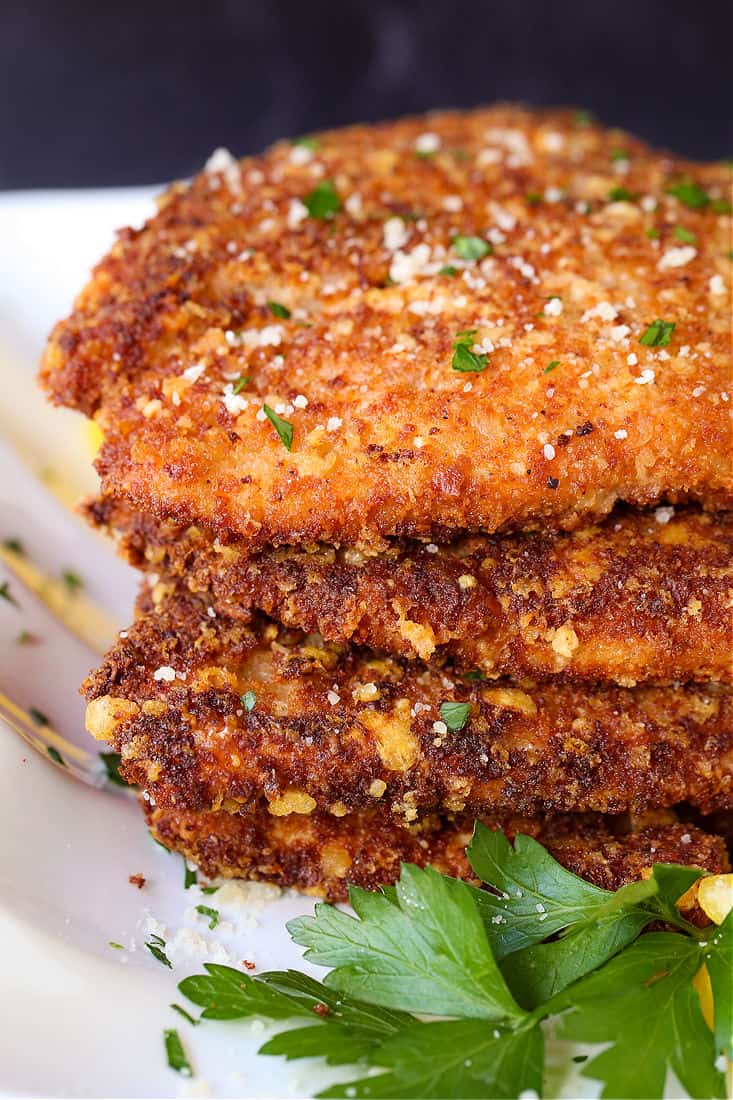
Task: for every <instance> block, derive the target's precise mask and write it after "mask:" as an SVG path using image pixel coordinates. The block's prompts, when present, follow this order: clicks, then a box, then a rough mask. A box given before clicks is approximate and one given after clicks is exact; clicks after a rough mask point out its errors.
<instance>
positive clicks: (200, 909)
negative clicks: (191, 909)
mask: <svg viewBox="0 0 733 1100" xmlns="http://www.w3.org/2000/svg"><path fill="white" fill-rule="evenodd" d="M196 912H197V913H200V914H201V916H202V917H208V918H209V929H210V930H211V931H212V932H213V930H214V929H215V928H216V926H217V924H218V923H219V910H218V909H212V908H211V907H210V906H208V905H197V906H196Z"/></svg>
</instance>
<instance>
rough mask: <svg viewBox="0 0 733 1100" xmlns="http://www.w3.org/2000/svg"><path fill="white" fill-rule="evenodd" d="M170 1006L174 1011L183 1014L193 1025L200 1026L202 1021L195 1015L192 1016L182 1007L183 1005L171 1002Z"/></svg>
mask: <svg viewBox="0 0 733 1100" xmlns="http://www.w3.org/2000/svg"><path fill="white" fill-rule="evenodd" d="M169 1008H172V1009H173V1011H174V1012H177V1013H178V1015H179V1016H182V1017H183V1019H184V1020H186V1021H187V1022H188V1023H189V1024H192V1025H193V1027H198V1026H199V1023H200V1022H201V1021H200V1020H197V1019H196V1018H195V1017H194V1016H191V1015H190V1013H188V1012H186V1010H185V1008H181V1006H180V1005H177V1004H171V1005H169Z"/></svg>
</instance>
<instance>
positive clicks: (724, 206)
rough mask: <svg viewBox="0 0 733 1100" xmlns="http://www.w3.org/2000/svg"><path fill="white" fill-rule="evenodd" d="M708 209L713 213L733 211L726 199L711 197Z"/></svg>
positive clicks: (729, 212)
mask: <svg viewBox="0 0 733 1100" xmlns="http://www.w3.org/2000/svg"><path fill="white" fill-rule="evenodd" d="M710 209H711V210H712V211H713V213H714V214H731V213H733V206H731V204H730V203H729V202H728V200H727V199H713V201H712V202H711V204H710Z"/></svg>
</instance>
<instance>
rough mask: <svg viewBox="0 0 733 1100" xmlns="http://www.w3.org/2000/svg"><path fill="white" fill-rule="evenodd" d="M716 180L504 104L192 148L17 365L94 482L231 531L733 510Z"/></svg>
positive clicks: (724, 237)
mask: <svg viewBox="0 0 733 1100" xmlns="http://www.w3.org/2000/svg"><path fill="white" fill-rule="evenodd" d="M619 149H621V150H622V151H623V154H624V155H623V156H622V157H620V158H619V157H618V150H619ZM728 185H729V172H728V169H727V168H726V167H725V166H724V165H722V164H720V165H700V164H695V163H691V162H689V161H686V160H682V159H679V158H675V157H672V156H670V155H668V154H665V153H658V152H655V151H653V150H650V149H649V148H648V147H647V146H645V145H644V144H643V143H641V142H640V141H637V140H636V139H634V138H633V137H631V136H629V135H628V134H625V133H622V132H620V131H616V130H606V129H603V128H601V127H599V126H595V125H591V126H587V125H580V124H578V123H577V121H575V120H574V117H573V114H572V113H571V112H567V111H531V110H526V109H523V108H518V107H509V106H500V107H495V108H490V109H485V110H479V111H475V112H471V113H446V114H434V115H428V116H424V117H420V118H414V119H408V120H404V121H400V122H395V123H386V124H382V125H373V126H356V127H352V128H350V129H346V130H339V131H333V132H331V133H327V134H323V135H321V136H320V137H319V139H318V141H317V142H316V143H315V147H314V146H313V143H311V145H310V146H303V145H299V144H297V143H295V144H293V143H281V144H279V145H277V146H275V147H274V148H273V149H272V150H271V151H270V152H268V153H266V154H265V155H264V156H261V157H255V158H248V159H246V160H244V161H242V162H241V163H237V162H235V161H234V160H233V159H232V158H230V157H227V156H226V155H224V154H223V153H219V154H217V155H216V156H215V157H214V158H212V160H211V162H210V163H209V166H208V168H207V170H206V171H205V172H203V173H202V174H201V175H199V176H198V177H196V179H194V180H193V182H192V183H190V184H178V185H175V186H174V187H172V188H171V189H170V190H169V191H168V193H167V194H166V195H164V196H163V198H162V199H161V200H160V208H159V211H158V213H157V214H156V215H155V217H153V218H152V219H151V220H150V221H149V222H148V223H147V224H146V225H145V226H144V227H143V228H142V229H141V230H138V231H134V230H127V231H124V232H123V233H122V234H121V235H120V237H119V240H118V242H117V244H116V245H115V246H114V248H113V249H112V251H111V252H110V253H109V255H108V256H107V257H106V258H105V259H104V260H103V261H102V262H101V263H100V264H99V265H98V266H97V268H96V270H95V273H94V275H93V278H92V280H91V281H90V283H89V284H88V285H87V287H86V288H85V289H84V290H83V291H82V293H81V294H80V296H79V298H78V300H77V303H76V306H75V309H74V312H73V313H72V315H71V316H70V317H69V318H68V319H67V320H66V321H63V322H61V323H60V324H59V325H58V326H57V327H56V328H55V330H54V332H53V334H52V337H51V340H50V343H49V345H48V349H47V351H46V354H45V357H44V362H43V371H42V375H43V381H44V384H45V386H46V388H47V390H48V392H49V393H50V395H51V397H52V398H53V400H54V401H56V402H58V403H61V404H65V405H69V406H72V407H75V408H78V409H80V410H82V411H83V412H85V413H87V414H88V415H91V416H94V417H95V418H96V420H97V423H98V424H99V426H100V428H101V430H102V432H103V435H104V443H103V446H102V448H101V451H100V454H99V457H98V460H97V467H98V469H99V471H100V473H101V475H102V482H103V488H104V490H105V491H106V492H108V493H110V494H112V495H116V496H118V497H120V498H123V499H125V500H127V501H128V502H129V503H131V504H132V505H133V506H134V507H135V508H138V509H140V510H142V511H144V512H148V513H152V514H156V515H159V516H173V517H175V518H176V519H177V520H179V521H181V522H184V523H196V524H201V525H204V526H206V527H208V528H210V529H211V530H212V531H214V532H215V533H217V534H219V535H233V536H236V537H237V538H239V539H240V540H242V543H243V545H244V547H245V548H248V549H249V550H256V549H258V548H261V547H263V546H266V545H271V544H274V545H282V544H288V545H294V544H299V543H303V542H308V541H311V542H314V541H315V542H323V543H333V544H339V545H349V546H359V545H361V546H363V545H368V546H372V547H381V546H382V545H383V540H384V539H385V538H388V537H422V536H425V537H429V538H432V539H435V540H436V541H442V540H447V539H449V538H450V537H452V536H453V535H454V534H455V533H456V532H463V533H465V532H479V531H481V532H489V533H491V532H494V531H497V530H500V529H505V528H520V527H522V528H523V527H528V526H530V527H532V526H534V527H542V528H546V527H572V526H574V525H575V524H577V522H578V521H579V520H580V519H582V518H584V517H598V516H603V515H605V514H606V513H608V512H609V511H610V510H611V508H612V507H613V505H614V503H615V502H616V501H617V500H619V499H621V500H625V501H627V502H630V503H632V504H637V505H648V504H652V503H655V502H657V501H659V500H660V499H666V500H667V501H668V502H678V501H685V500H694V501H700V502H702V503H703V504H704V505H705V506H707V507H730V506H732V505H733V495H732V484H731V456H730V444H731V432H730V420H729V414H730V402H729V401H728V391H729V388H730V371H729V357H730V317H729V294H728V292H727V289H726V287H727V280H728V278H729V273H730V263H729V260H728V252H729V249H730V241H729V231H730V222H729V218H728V216H727V215H728V214H729V212H730V204H729V195H728ZM682 236H684V243H683V241H682ZM691 240H694V242H695V243H694V244H692V243H689V242H690V241H691Z"/></svg>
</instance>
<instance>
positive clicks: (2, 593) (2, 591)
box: [0, 581, 18, 607]
mask: <svg viewBox="0 0 733 1100" xmlns="http://www.w3.org/2000/svg"><path fill="white" fill-rule="evenodd" d="M0 600H7V601H8V603H12V604H15V606H16V607H17V606H18V601H17V600H16V599H15V597H14V596H13V594H12V593H11V591H10V583H9V582H8V581H0Z"/></svg>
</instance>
